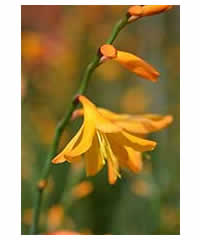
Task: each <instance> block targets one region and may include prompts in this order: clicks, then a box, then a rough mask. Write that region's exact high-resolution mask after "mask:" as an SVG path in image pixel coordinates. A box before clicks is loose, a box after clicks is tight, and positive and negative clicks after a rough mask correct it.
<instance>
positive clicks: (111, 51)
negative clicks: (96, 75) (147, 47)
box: [100, 44, 160, 82]
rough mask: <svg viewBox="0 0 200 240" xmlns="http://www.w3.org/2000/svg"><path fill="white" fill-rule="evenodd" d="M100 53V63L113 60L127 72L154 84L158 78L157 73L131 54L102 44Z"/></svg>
mask: <svg viewBox="0 0 200 240" xmlns="http://www.w3.org/2000/svg"><path fill="white" fill-rule="evenodd" d="M100 53H101V54H102V58H101V61H105V60H106V59H113V60H114V61H117V62H118V63H120V64H121V65H122V66H123V67H125V68H127V69H128V70H129V71H131V72H133V73H135V74H137V75H138V76H140V77H143V78H146V79H148V80H151V81H152V82H156V81H157V78H158V77H159V76H160V74H159V72H158V71H157V70H156V69H154V68H153V67H152V66H151V65H150V64H148V63H146V62H145V61H144V60H143V59H141V58H139V57H137V56H135V55H133V54H131V53H127V52H122V51H119V50H116V49H115V47H114V46H112V45H110V44H104V45H103V46H101V48H100Z"/></svg>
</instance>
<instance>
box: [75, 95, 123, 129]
mask: <svg viewBox="0 0 200 240" xmlns="http://www.w3.org/2000/svg"><path fill="white" fill-rule="evenodd" d="M78 99H79V101H80V102H81V103H82V105H83V110H84V118H85V121H87V122H89V125H90V124H92V123H94V124H95V127H96V129H98V130H100V131H101V132H105V133H111V132H119V131H121V128H120V127H118V126H116V125H115V124H113V123H112V122H111V121H109V120H108V119H106V118H105V117H103V115H102V114H101V113H100V112H99V111H98V109H97V108H96V106H95V105H94V104H93V103H92V102H90V101H89V100H88V99H87V98H86V97H84V96H79V97H78Z"/></svg>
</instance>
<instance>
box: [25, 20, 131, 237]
mask: <svg viewBox="0 0 200 240" xmlns="http://www.w3.org/2000/svg"><path fill="white" fill-rule="evenodd" d="M128 18H129V16H128V15H125V16H124V17H123V18H122V19H121V20H119V21H118V22H117V23H116V25H115V26H114V28H113V30H112V32H111V34H110V37H109V38H108V40H107V41H106V43H107V44H112V43H113V42H114V40H115V39H116V37H117V36H118V34H119V33H120V31H121V30H122V29H123V28H124V27H125V26H126V25H127V24H128ZM101 57H102V56H101V54H99V52H98V53H97V54H96V55H95V56H94V57H93V59H92V61H91V62H90V63H89V65H88V66H87V68H86V70H85V72H84V75H83V78H82V80H81V83H80V87H79V89H78V91H77V93H76V95H75V96H77V95H79V94H81V95H84V93H85V91H86V89H87V86H88V82H89V79H90V77H91V75H92V73H93V72H94V70H95V69H96V68H97V67H98V66H99V64H100V59H101ZM78 104H79V103H78V101H74V99H73V100H72V102H71V104H70V106H69V108H68V111H67V112H66V114H65V115H64V117H63V119H62V120H61V121H60V122H59V123H58V125H57V127H56V130H55V135H54V138H53V143H52V146H51V150H50V152H49V154H48V156H47V159H46V162H45V166H44V168H43V170H42V174H41V178H40V180H39V182H38V184H37V189H36V193H35V194H36V196H35V200H34V201H35V202H34V206H33V222H32V226H31V229H30V234H32V235H33V234H38V233H39V228H38V225H39V220H40V212H41V204H42V196H43V192H44V190H45V188H46V186H47V182H48V177H49V174H50V170H51V168H52V166H53V164H52V163H51V160H52V159H53V157H55V155H56V154H57V150H58V145H59V141H60V138H61V136H62V133H63V131H64V129H65V127H66V126H67V124H68V123H69V121H70V119H71V116H72V113H73V112H74V110H75V109H76V107H77V106H78ZM42 182H43V183H45V184H41V183H42Z"/></svg>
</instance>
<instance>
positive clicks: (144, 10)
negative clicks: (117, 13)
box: [128, 5, 173, 22]
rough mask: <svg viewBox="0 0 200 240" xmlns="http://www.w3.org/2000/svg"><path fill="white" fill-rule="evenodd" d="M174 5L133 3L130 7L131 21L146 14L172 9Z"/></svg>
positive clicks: (150, 14)
mask: <svg viewBox="0 0 200 240" xmlns="http://www.w3.org/2000/svg"><path fill="white" fill-rule="evenodd" d="M172 7H173V6H172V5H133V6H132V7H130V8H129V9H128V14H129V15H130V18H129V20H128V21H129V22H132V21H133V20H136V19H138V18H141V17H145V16H152V15H155V14H159V13H162V12H166V11H168V10H169V9H171V8H172Z"/></svg>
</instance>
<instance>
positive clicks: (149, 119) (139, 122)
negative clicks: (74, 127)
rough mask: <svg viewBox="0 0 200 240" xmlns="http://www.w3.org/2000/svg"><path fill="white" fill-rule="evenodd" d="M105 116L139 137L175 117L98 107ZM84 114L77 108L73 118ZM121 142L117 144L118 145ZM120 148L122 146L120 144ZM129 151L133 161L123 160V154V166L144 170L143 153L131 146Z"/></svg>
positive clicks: (162, 127) (166, 123)
mask: <svg viewBox="0 0 200 240" xmlns="http://www.w3.org/2000/svg"><path fill="white" fill-rule="evenodd" d="M97 109H98V111H99V113H100V114H102V116H103V117H105V118H106V119H109V120H110V121H111V122H112V123H114V124H115V125H117V126H118V127H120V128H121V129H123V130H124V131H126V132H128V133H130V134H134V135H135V136H137V137H142V138H145V137H147V135H148V134H150V133H153V132H157V131H160V130H162V129H164V128H166V127H167V126H168V125H169V124H171V123H172V121H173V117H172V116H171V115H158V114H142V115H129V114H117V113H114V112H111V111H109V110H107V109H104V108H97ZM83 114H84V110H83V109H77V110H76V111H74V113H73V115H72V119H76V118H77V117H80V116H82V115H83ZM118 145H119V143H118V144H117V146H118ZM118 147H119V148H120V146H118ZM128 152H129V154H130V155H132V159H134V161H132V162H130V161H129V162H126V161H123V155H121V156H122V158H121V160H120V165H121V166H122V167H128V168H129V169H130V170H131V171H133V172H139V171H141V170H142V154H141V152H140V151H135V149H134V148H132V149H131V148H129V149H128Z"/></svg>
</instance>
